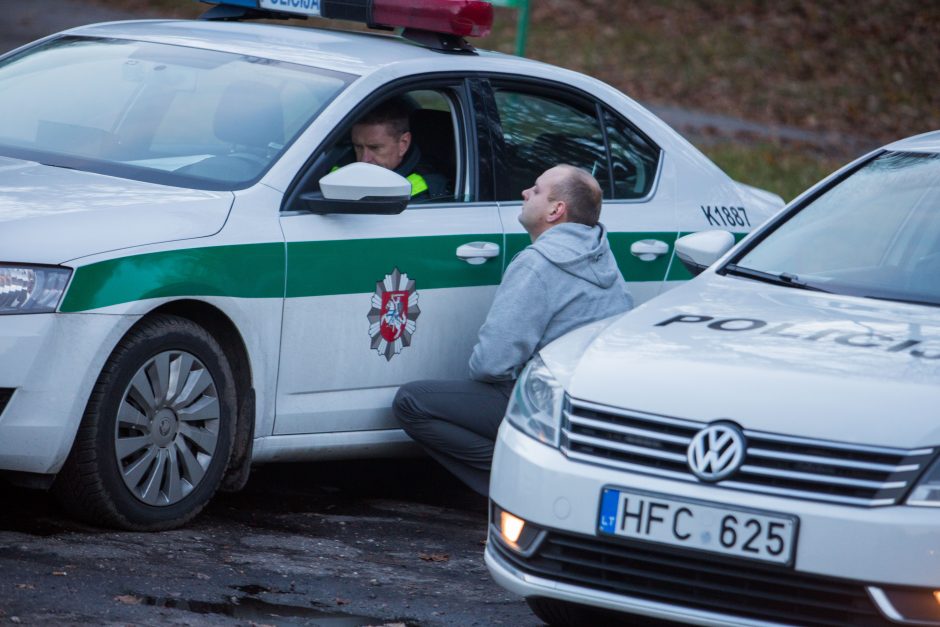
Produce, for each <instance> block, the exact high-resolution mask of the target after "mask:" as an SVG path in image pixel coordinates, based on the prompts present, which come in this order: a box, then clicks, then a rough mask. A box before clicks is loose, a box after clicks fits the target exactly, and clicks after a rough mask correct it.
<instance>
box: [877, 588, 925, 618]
mask: <svg viewBox="0 0 940 627" xmlns="http://www.w3.org/2000/svg"><path fill="white" fill-rule="evenodd" d="M868 593H869V594H870V595H871V598H872V600H873V601H874V602H875V603H876V604H877V605H878V609H880V610H881V612H882V614H884V615H885V617H886V618H888V619H890V620H892V621H895V622H898V623H912V624H917V625H940V607H938V606H940V590H930V589H929V588H928V589H924V588H906V587H905V588H901V587H897V588H895V587H891V588H887V587H886V588H876V587H874V586H872V587H869V588H868Z"/></svg>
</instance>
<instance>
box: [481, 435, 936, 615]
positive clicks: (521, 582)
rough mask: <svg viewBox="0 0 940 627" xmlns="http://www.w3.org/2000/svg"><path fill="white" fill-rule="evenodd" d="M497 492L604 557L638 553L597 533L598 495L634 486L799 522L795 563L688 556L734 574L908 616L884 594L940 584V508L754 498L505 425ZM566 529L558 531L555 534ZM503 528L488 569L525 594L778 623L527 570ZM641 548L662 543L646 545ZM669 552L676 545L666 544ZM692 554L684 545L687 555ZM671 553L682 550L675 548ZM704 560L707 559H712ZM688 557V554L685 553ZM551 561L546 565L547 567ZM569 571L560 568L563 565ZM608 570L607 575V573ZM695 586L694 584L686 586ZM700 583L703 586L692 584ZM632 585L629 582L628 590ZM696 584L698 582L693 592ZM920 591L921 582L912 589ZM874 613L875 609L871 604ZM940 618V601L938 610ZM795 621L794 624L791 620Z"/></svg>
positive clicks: (496, 465)
mask: <svg viewBox="0 0 940 627" xmlns="http://www.w3.org/2000/svg"><path fill="white" fill-rule="evenodd" d="M492 477H493V479H492V481H491V485H490V498H491V499H492V501H493V503H494V504H495V505H496V506H498V507H499V508H503V509H505V510H506V511H508V512H510V513H511V514H513V515H515V516H518V517H519V518H522V519H523V520H525V521H527V522H528V523H532V524H534V525H535V526H537V527H540V528H542V529H545V530H547V533H548V535H549V536H552V535H555V536H558V537H561V538H562V541H565V539H566V538H567V539H571V540H573V541H574V542H575V543H583V544H584V546H590V547H591V550H592V551H595V555H600V554H602V553H604V552H605V551H607V550H608V549H610V553H615V552H618V551H619V552H620V553H621V555H623V554H626V553H627V552H629V551H630V550H631V549H630V546H629V543H622V542H618V541H616V540H609V539H606V538H604V537H600V536H598V534H597V533H596V529H597V523H598V513H599V510H600V504H599V499H600V495H601V491H602V489H603V488H604V487H605V486H615V487H616V486H619V487H626V488H630V489H633V490H642V491H648V492H652V493H658V494H662V495H668V496H670V497H672V498H686V499H695V500H697V501H708V502H711V503H717V504H725V505H727V506H730V507H735V508H746V509H760V510H765V511H767V512H778V513H785V514H789V515H795V516H797V517H798V518H799V535H798V539H797V544H796V556H795V559H794V563H793V566H792V567H785V566H773V565H771V566H767V565H765V564H757V565H755V566H752V564H753V563H752V562H750V561H745V560H737V561H735V560H733V559H731V560H729V559H727V558H724V557H722V556H718V555H714V556H713V554H710V553H701V552H688V551H686V552H685V553H687V554H689V555H690V556H691V557H690V558H689V559H690V560H696V559H697V561H698V562H704V561H708V560H710V561H715V562H718V561H724V562H725V563H726V564H727V565H730V566H728V567H727V570H731V571H734V569H735V568H737V566H736V564H741V565H742V566H741V569H742V570H741V572H745V571H748V569H751V568H753V569H755V570H754V572H759V573H760V574H761V575H763V574H765V573H768V578H770V581H771V582H772V581H773V577H775V576H779V577H780V582H781V585H783V582H784V581H790V580H793V579H794V578H803V577H805V576H808V577H810V578H815V579H813V580H814V581H819V582H823V581H834V582H837V583H838V584H839V585H843V584H845V585H846V586H847V587H848V588H851V589H853V590H854V591H855V592H856V593H857V594H858V597H859V599H858V602H864V603H867V604H869V605H870V606H871V607H872V608H873V607H875V606H877V608H878V612H879V614H878V615H879V616H892V612H894V613H895V614H896V616H895V619H901V620H902V622H903V619H904V618H905V617H907V614H904V613H903V612H898V611H896V608H894V607H892V604H891V602H890V598H888V597H886V596H885V594H884V591H886V590H887V591H891V590H894V589H896V588H898V587H916V590H920V591H922V592H923V595H922V596H925V598H926V597H929V598H930V600H931V601H932V594H931V591H932V590H933V589H937V588H940V549H938V547H940V510H935V509H930V508H917V507H878V508H860V507H847V506H839V505H832V504H827V503H819V502H812V501H803V500H796V499H786V498H781V497H774V496H768V495H760V494H753V493H747V492H740V491H735V490H729V489H724V488H720V487H716V486H709V485H704V484H698V483H691V482H681V481H673V480H668V479H663V478H658V477H652V476H645V475H639V474H633V473H628V472H623V471H620V470H616V469H611V468H606V467H603V466H600V465H593V464H588V463H583V462H574V461H571V460H569V459H568V458H567V457H565V456H564V455H563V454H562V453H561V452H560V451H559V450H557V449H554V448H551V447H548V446H545V445H543V444H541V443H539V442H537V441H535V440H534V439H532V438H530V437H528V436H526V435H524V434H523V433H521V432H520V431H518V430H517V429H515V428H514V427H512V426H511V425H509V424H508V423H506V422H504V423H503V425H502V427H501V429H500V432H499V437H498V439H497V444H496V450H495V453H494V459H493V475H492ZM556 532H557V533H556ZM498 535H499V534H498V531H497V530H496V529H495V527H493V526H491V528H490V537H491V542H490V543H489V544H488V547H487V552H486V561H487V565H488V566H489V568H490V572H491V573H492V574H493V576H494V578H495V579H496V580H497V581H498V582H499V583H500V584H501V585H503V586H504V587H506V588H507V589H509V590H512V591H514V592H516V593H518V594H520V595H522V596H527V597H528V596H548V597H552V598H559V599H563V600H568V601H574V602H580V603H585V604H588V605H596V606H598V607H605V608H609V609H615V610H620V611H624V612H630V613H638V614H643V615H648V616H654V617H669V618H671V619H673V620H676V619H679V620H686V621H688V622H694V623H700V624H742V625H752V624H768V623H770V624H773V622H774V621H773V620H770V621H767V620H766V619H761V620H757V619H754V618H753V617H742V616H740V615H737V614H736V613H735V612H734V611H731V612H729V613H727V614H726V613H723V612H715V611H706V610H703V609H702V608H701V607H699V608H697V609H696V608H693V607H686V606H684V605H683V603H682V602H681V601H677V602H666V603H664V602H662V600H661V597H660V598H659V599H656V598H655V595H648V596H644V595H639V596H631V595H630V594H628V593H623V594H617V593H616V591H615V590H616V586H605V585H601V584H598V585H593V584H591V577H590V576H584V577H581V578H580V579H579V578H578V577H574V578H568V577H564V576H561V575H559V576H557V577H556V576H553V575H552V574H551V573H552V568H553V567H550V568H548V569H547V570H546V569H545V568H528V566H527V565H528V564H529V561H527V560H526V559H517V558H518V557H519V556H518V555H515V554H514V552H513V551H512V550H511V549H509V548H507V545H506V544H505V543H501V541H500V539H499V538H498V537H495V536H498ZM638 546H639V548H640V550H646V548H647V547H652V550H653V551H654V552H655V551H657V550H659V547H658V545H657V546H653V545H651V544H650V543H640V544H639V545H638ZM667 550H668V549H667ZM681 553H683V551H681V550H679V551H678V554H681ZM672 554H673V555H675V554H677V551H676V550H672ZM702 556H704V559H703V557H702ZM679 559H680V562H681V560H682V559H684V558H683V557H681V555H680V558H679ZM542 566H544V564H542ZM559 572H560V571H559ZM608 575H609V573H608V574H606V575H605V576H608ZM686 583H688V582H686ZM689 585H690V586H692V587H694V584H689ZM627 588H628V587H624V589H627ZM689 589H690V590H691V587H690V588H689ZM906 589H908V590H914V589H915V588H906ZM872 611H874V610H872ZM936 617H937V620H938V621H940V605H937V606H936ZM784 622H786V621H784Z"/></svg>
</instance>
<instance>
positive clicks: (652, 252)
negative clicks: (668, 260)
mask: <svg viewBox="0 0 940 627" xmlns="http://www.w3.org/2000/svg"><path fill="white" fill-rule="evenodd" d="M668 252H669V244H667V243H666V242H664V241H661V240H658V239H641V240H640V241H638V242H633V244H632V245H631V246H630V254H631V255H633V256H634V257H636V258H638V259H639V260H640V261H653V260H654V259H656V258H657V257H659V256H660V255H665V254H666V253H668Z"/></svg>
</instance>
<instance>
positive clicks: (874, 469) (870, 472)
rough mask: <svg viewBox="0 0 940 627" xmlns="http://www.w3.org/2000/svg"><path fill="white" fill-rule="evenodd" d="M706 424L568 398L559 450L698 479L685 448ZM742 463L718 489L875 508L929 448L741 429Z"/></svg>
mask: <svg viewBox="0 0 940 627" xmlns="http://www.w3.org/2000/svg"><path fill="white" fill-rule="evenodd" d="M706 424H707V423H703V422H695V421H691V420H683V419H678V418H669V417H666V416H656V415H652V414H644V413H641V412H633V411H627V410H621V409H617V408H614V407H608V406H605V405H597V404H594V403H588V402H585V401H580V400H576V399H568V402H567V403H566V410H565V412H564V420H563V424H562V440H561V447H562V450H563V451H564V453H565V454H566V455H567V456H568V457H569V458H571V459H573V460H577V461H584V462H591V463H595V464H603V465H605V466H611V467H614V468H619V469H623V470H629V471H634V472H641V473H644V474H653V475H659V476H663V477H669V478H672V479H680V480H683V481H698V479H697V478H696V477H695V475H693V474H692V472H691V471H690V470H689V467H688V465H687V461H686V450H687V449H688V446H689V443H690V442H691V441H692V437H693V436H694V435H695V434H696V432H698V431H699V430H700V429H702V428H704V427H705V426H706ZM744 436H745V439H746V441H747V448H746V454H745V457H744V463H743V465H742V466H741V468H739V469H738V470H737V472H735V474H734V475H732V476H731V477H729V478H728V479H726V480H724V481H720V482H719V483H717V484H716V485H718V486H721V487H726V488H733V489H738V490H748V491H752V492H763V493H766V494H776V495H782V496H789V497H797V498H804V499H812V500H818V501H827V502H831V503H840V504H845V505H860V506H875V505H891V504H894V503H897V502H898V500H899V499H901V498H902V497H903V496H904V494H905V493H906V492H907V490H908V489H909V488H910V486H911V483H912V482H913V481H914V480H915V479H916V478H917V477H918V476H919V474H920V472H921V471H922V470H923V468H924V465H925V464H927V463H928V462H929V461H930V460H931V458H932V457H933V454H934V449H932V448H922V449H912V450H907V449H896V448H882V447H873V446H858V445H852V444H843V443H839V442H828V441H822V440H810V439H803V438H794V437H788V436H782V435H775V434H771V433H761V432H758V431H748V430H745V431H744Z"/></svg>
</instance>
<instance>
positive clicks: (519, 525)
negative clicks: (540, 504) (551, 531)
mask: <svg viewBox="0 0 940 627" xmlns="http://www.w3.org/2000/svg"><path fill="white" fill-rule="evenodd" d="M544 537H545V530H544V529H542V528H540V527H539V526H538V525H534V524H532V523H531V522H528V521H525V520H523V519H522V518H519V517H518V516H515V515H513V514H510V513H509V512H507V511H506V510H504V509H503V508H502V507H500V506H499V505H497V504H496V503H494V502H493V501H490V539H491V540H492V539H493V538H495V539H496V540H498V541H499V543H500V544H501V545H502V546H504V547H506V548H508V549H511V550H512V551H514V552H516V553H519V554H520V555H522V556H523V557H528V556H530V555H532V553H534V552H535V551H536V549H538V547H539V544H541V542H542V539H543V538H544Z"/></svg>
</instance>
